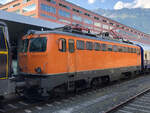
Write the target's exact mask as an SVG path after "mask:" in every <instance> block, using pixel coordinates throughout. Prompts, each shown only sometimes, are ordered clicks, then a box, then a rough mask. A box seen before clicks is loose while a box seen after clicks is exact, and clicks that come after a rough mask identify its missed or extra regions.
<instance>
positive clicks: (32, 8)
mask: <svg viewBox="0 0 150 113" xmlns="http://www.w3.org/2000/svg"><path fill="white" fill-rule="evenodd" d="M35 9H36V5H35V4H32V5H29V6H26V7H24V8H22V11H23V12H24V13H25V12H29V11H34V10H35Z"/></svg>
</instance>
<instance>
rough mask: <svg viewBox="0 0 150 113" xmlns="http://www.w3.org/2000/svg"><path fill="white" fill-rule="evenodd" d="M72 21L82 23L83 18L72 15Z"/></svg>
mask: <svg viewBox="0 0 150 113" xmlns="http://www.w3.org/2000/svg"><path fill="white" fill-rule="evenodd" d="M72 19H74V20H77V21H80V22H81V21H82V17H80V16H78V15H76V14H73V15H72Z"/></svg>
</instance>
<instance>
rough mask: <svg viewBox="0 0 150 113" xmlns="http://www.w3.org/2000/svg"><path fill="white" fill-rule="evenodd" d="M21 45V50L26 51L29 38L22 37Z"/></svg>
mask: <svg viewBox="0 0 150 113" xmlns="http://www.w3.org/2000/svg"><path fill="white" fill-rule="evenodd" d="M21 45H22V47H21V52H27V50H28V45H29V39H24V40H23V41H22V44H21Z"/></svg>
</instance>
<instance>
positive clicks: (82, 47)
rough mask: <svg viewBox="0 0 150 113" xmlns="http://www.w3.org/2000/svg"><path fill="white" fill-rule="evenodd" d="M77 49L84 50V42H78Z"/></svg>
mask: <svg viewBox="0 0 150 113" xmlns="http://www.w3.org/2000/svg"><path fill="white" fill-rule="evenodd" d="M77 49H79V50H84V41H82V40H77Z"/></svg>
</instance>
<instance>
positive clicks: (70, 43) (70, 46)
mask: <svg viewBox="0 0 150 113" xmlns="http://www.w3.org/2000/svg"><path fill="white" fill-rule="evenodd" d="M68 44H69V52H70V53H73V52H74V51H75V49H74V40H72V39H69V41H68Z"/></svg>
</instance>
